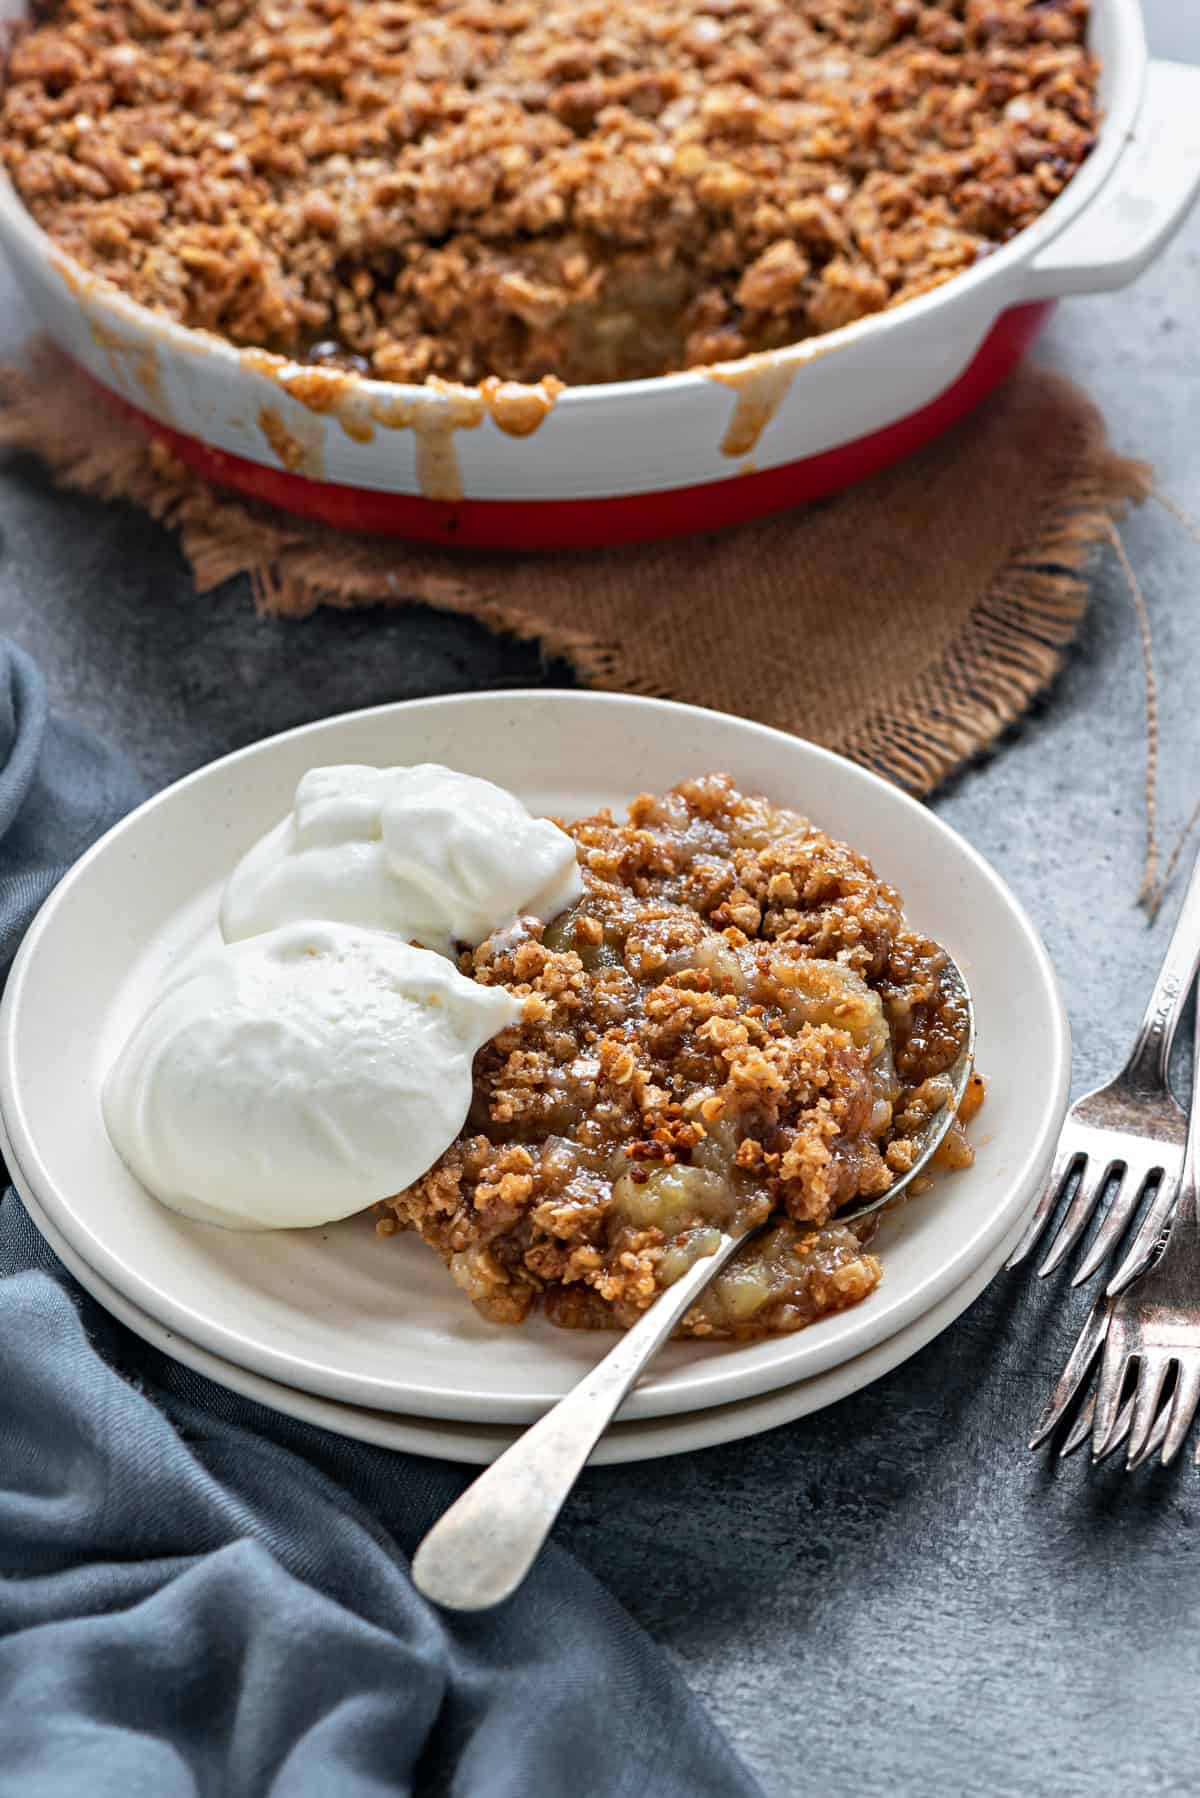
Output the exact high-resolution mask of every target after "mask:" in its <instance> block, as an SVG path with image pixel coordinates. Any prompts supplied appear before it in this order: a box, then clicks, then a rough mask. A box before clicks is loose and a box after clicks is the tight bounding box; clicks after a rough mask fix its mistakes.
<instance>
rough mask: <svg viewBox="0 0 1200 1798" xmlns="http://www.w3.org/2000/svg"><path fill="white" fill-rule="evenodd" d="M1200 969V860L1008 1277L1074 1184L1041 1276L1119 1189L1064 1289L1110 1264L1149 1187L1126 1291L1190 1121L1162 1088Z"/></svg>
mask: <svg viewBox="0 0 1200 1798" xmlns="http://www.w3.org/2000/svg"><path fill="white" fill-rule="evenodd" d="M1198 966H1200V857H1198V858H1197V861H1196V863H1195V865H1194V866H1193V868H1192V873H1191V878H1190V879H1189V881H1188V886H1187V892H1186V893H1185V894H1184V896H1183V904H1182V905H1181V906H1180V908H1179V916H1178V918H1177V919H1176V921H1175V928H1174V930H1173V931H1172V932H1171V940H1170V942H1169V943H1168V944H1167V952H1166V955H1165V956H1164V957H1163V963H1162V967H1161V968H1160V969H1159V974H1158V979H1157V980H1156V981H1155V983H1154V991H1153V993H1152V994H1151V996H1150V1003H1149V1005H1148V1006H1147V1007H1146V1014H1145V1016H1144V1018H1143V1019H1142V1023H1141V1028H1140V1029H1139V1030H1138V1033H1137V1038H1136V1040H1135V1042H1134V1045H1133V1052H1132V1054H1131V1055H1130V1057H1129V1060H1128V1061H1127V1062H1126V1064H1125V1066H1124V1068H1122V1070H1121V1072H1120V1073H1119V1074H1118V1075H1117V1077H1116V1079H1115V1080H1112V1081H1110V1082H1109V1084H1108V1085H1107V1086H1101V1087H1098V1088H1097V1089H1096V1090H1095V1091H1094V1092H1090V1093H1085V1094H1084V1095H1083V1097H1082V1098H1080V1099H1077V1100H1076V1101H1075V1103H1074V1105H1072V1107H1071V1109H1070V1111H1069V1112H1068V1113H1067V1117H1066V1121H1065V1122H1064V1124H1063V1128H1062V1134H1061V1135H1060V1137H1059V1139H1058V1148H1057V1151H1056V1152H1055V1156H1054V1161H1053V1164H1052V1166H1051V1169H1050V1177H1049V1179H1048V1181H1047V1182H1046V1187H1045V1190H1044V1192H1043V1193H1042V1196H1041V1199H1040V1200H1039V1201H1038V1205H1037V1209H1036V1210H1035V1211H1034V1213H1033V1216H1032V1217H1031V1218H1030V1220H1029V1227H1028V1228H1027V1230H1026V1231H1025V1234H1024V1236H1023V1237H1022V1238H1021V1240H1020V1242H1019V1243H1018V1244H1017V1247H1016V1248H1015V1249H1014V1250H1013V1253H1012V1254H1011V1255H1010V1257H1009V1259H1008V1263H1007V1265H1008V1266H1009V1267H1010V1268H1012V1267H1016V1266H1018V1264H1019V1263H1020V1262H1022V1261H1024V1260H1025V1258H1026V1256H1027V1255H1029V1254H1030V1253H1031V1252H1032V1250H1033V1249H1034V1248H1035V1247H1036V1246H1037V1244H1038V1242H1039V1241H1040V1240H1041V1237H1042V1235H1043V1233H1044V1232H1045V1230H1046V1228H1047V1226H1048V1225H1049V1223H1050V1220H1051V1218H1052V1217H1053V1215H1054V1212H1055V1209H1056V1207H1057V1205H1058V1202H1059V1200H1060V1199H1061V1198H1062V1196H1063V1194H1064V1193H1065V1192H1066V1189H1067V1187H1068V1186H1069V1184H1070V1182H1071V1179H1072V1177H1073V1176H1078V1184H1077V1186H1076V1189H1075V1195H1074V1197H1073V1198H1072V1200H1071V1203H1070V1205H1069V1206H1068V1208H1067V1212H1066V1216H1065V1217H1064V1218H1063V1220H1062V1223H1061V1224H1060V1226H1059V1229H1058V1232H1057V1234H1056V1236H1055V1237H1054V1239H1053V1241H1052V1242H1051V1245H1050V1251H1049V1253H1048V1255H1047V1256H1046V1259H1045V1261H1044V1262H1043V1263H1042V1265H1041V1267H1040V1268H1039V1269H1038V1273H1039V1275H1040V1276H1041V1277H1042V1278H1043V1279H1044V1278H1045V1276H1046V1275H1047V1274H1051V1273H1053V1272H1054V1270H1055V1268H1056V1267H1058V1266H1059V1265H1060V1264H1061V1263H1062V1261H1063V1260H1065V1258H1066V1257H1067V1256H1068V1255H1069V1254H1070V1252H1071V1250H1072V1249H1073V1248H1074V1247H1075V1245H1076V1243H1078V1242H1079V1240H1080V1238H1081V1237H1082V1236H1083V1234H1084V1231H1085V1230H1086V1229H1087V1227H1088V1224H1089V1223H1090V1221H1091V1219H1092V1217H1093V1215H1094V1214H1095V1212H1096V1211H1097V1209H1098V1207H1099V1204H1100V1200H1101V1199H1102V1197H1103V1196H1104V1193H1105V1191H1106V1189H1107V1188H1108V1185H1109V1182H1110V1180H1115V1182H1116V1184H1115V1187H1114V1190H1113V1193H1112V1197H1111V1198H1110V1200H1109V1203H1108V1207H1107V1209H1106V1211H1105V1213H1104V1216H1103V1219H1102V1221H1101V1224H1100V1227H1099V1229H1098V1230H1097V1231H1096V1234H1095V1237H1094V1238H1093V1240H1092V1243H1091V1246H1090V1247H1089V1249H1088V1251H1087V1254H1086V1255H1085V1256H1084V1258H1083V1260H1082V1261H1081V1263H1080V1265H1079V1268H1078V1271H1077V1272H1076V1274H1075V1277H1074V1279H1073V1280H1072V1282H1071V1284H1072V1285H1073V1286H1078V1285H1080V1284H1081V1283H1082V1282H1083V1281H1084V1280H1087V1279H1089V1278H1090V1277H1091V1275H1092V1274H1094V1273H1095V1272H1096V1269H1097V1268H1098V1267H1100V1266H1101V1264H1102V1263H1103V1262H1104V1261H1105V1260H1107V1258H1108V1256H1109V1254H1110V1252H1111V1251H1112V1250H1113V1249H1114V1248H1115V1247H1116V1245H1117V1243H1118V1242H1119V1241H1120V1240H1121V1237H1122V1236H1123V1235H1124V1233H1125V1230H1126V1228H1127V1226H1128V1224H1129V1222H1130V1220H1131V1218H1132V1217H1133V1215H1134V1213H1135V1212H1136V1210H1137V1208H1138V1205H1139V1203H1140V1201H1141V1199H1142V1197H1143V1195H1144V1194H1146V1193H1147V1192H1148V1190H1149V1188H1150V1187H1151V1186H1153V1185H1155V1184H1156V1183H1157V1188H1158V1190H1157V1192H1156V1194H1155V1197H1154V1200H1153V1202H1152V1204H1151V1206H1150V1208H1149V1210H1148V1211H1147V1213H1146V1217H1145V1219H1144V1221H1143V1223H1142V1226H1141V1228H1140V1229H1139V1230H1138V1232H1137V1235H1136V1237H1135V1239H1134V1241H1133V1244H1132V1246H1131V1247H1130V1249H1129V1251H1128V1253H1127V1254H1126V1256H1125V1259H1124V1260H1123V1261H1122V1263H1121V1265H1120V1267H1119V1268H1118V1270H1117V1272H1116V1273H1115V1274H1114V1275H1113V1278H1112V1279H1111V1280H1110V1282H1109V1285H1108V1291H1109V1293H1111V1294H1116V1293H1120V1292H1123V1291H1124V1290H1125V1288H1126V1287H1127V1286H1128V1285H1129V1284H1130V1282H1131V1281H1133V1280H1135V1279H1136V1278H1137V1276H1138V1274H1139V1273H1140V1272H1141V1271H1142V1269H1143V1268H1144V1267H1145V1266H1146V1265H1147V1263H1148V1261H1149V1260H1150V1257H1151V1255H1152V1254H1153V1252H1154V1249H1155V1247H1156V1245H1157V1243H1158V1240H1159V1238H1160V1236H1161V1235H1162V1233H1163V1230H1164V1229H1165V1227H1166V1224H1167V1220H1168V1219H1169V1217H1170V1215H1171V1210H1172V1207H1173V1205H1174V1203H1175V1195H1176V1193H1177V1191H1178V1188H1179V1172H1180V1167H1181V1165H1182V1162H1183V1144H1184V1139H1185V1137H1186V1135H1187V1119H1186V1118H1185V1116H1184V1114H1183V1112H1182V1111H1181V1110H1180V1108H1179V1105H1178V1103H1177V1102H1176V1100H1175V1097H1174V1095H1173V1094H1172V1092H1171V1089H1170V1086H1169V1085H1168V1081H1167V1067H1168V1063H1169V1062H1170V1059H1171V1045H1172V1043H1173V1041H1174V1039H1175V1028H1176V1025H1177V1024H1178V1022H1179V1014H1180V1011H1181V1009H1182V1007H1183V1002H1184V1000H1185V999H1186V997H1187V994H1188V991H1189V989H1190V987H1191V985H1192V982H1193V980H1194V979H1195V977H1196V970H1197V967H1198Z"/></svg>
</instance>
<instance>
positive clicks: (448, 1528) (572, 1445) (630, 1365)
mask: <svg viewBox="0 0 1200 1798" xmlns="http://www.w3.org/2000/svg"><path fill="white" fill-rule="evenodd" d="M943 978H944V980H945V981H946V982H947V983H948V984H952V985H954V986H955V987H957V988H958V990H959V991H960V992H961V994H962V996H963V998H964V999H965V1001H966V1010H967V1041H966V1044H965V1046H964V1048H963V1052H962V1054H961V1055H960V1057H959V1059H958V1060H957V1061H956V1062H955V1064H954V1066H953V1067H952V1068H951V1069H950V1070H949V1078H950V1082H951V1087H950V1093H949V1096H948V1098H947V1100H946V1103H945V1105H944V1106H943V1108H942V1110H941V1111H939V1112H936V1113H935V1115H934V1116H933V1117H932V1118H931V1119H930V1122H929V1124H928V1126H927V1129H926V1133H925V1139H924V1142H923V1143H922V1145H921V1153H920V1155H919V1156H918V1157H917V1159H916V1161H915V1162H914V1164H913V1166H912V1167H911V1168H910V1169H909V1170H908V1172H907V1173H906V1174H903V1175H901V1177H900V1178H899V1179H898V1180H897V1181H895V1183H894V1184H893V1185H892V1186H891V1187H890V1188H889V1189H888V1191H887V1193H886V1194H885V1195H884V1197H883V1198H881V1199H876V1200H872V1201H871V1202H870V1203H869V1204H865V1205H860V1206H856V1207H855V1208H854V1209H853V1210H847V1211H844V1212H842V1213H840V1214H839V1217H838V1220H837V1221H838V1222H839V1223H841V1222H843V1221H848V1220H849V1219H851V1218H857V1217H862V1216H864V1215H865V1214H866V1213H867V1212H869V1211H878V1210H880V1209H881V1208H882V1207H884V1206H888V1205H892V1204H894V1203H895V1201H896V1199H897V1198H898V1197H899V1196H900V1194H901V1193H902V1192H903V1191H904V1190H905V1188H906V1187H908V1186H909V1185H910V1184H911V1182H912V1181H913V1180H915V1179H916V1177H917V1175H918V1174H919V1173H921V1171H922V1170H923V1169H924V1168H925V1167H927V1166H928V1164H929V1161H930V1160H931V1158H932V1156H933V1155H934V1153H935V1152H936V1150H937V1148H938V1146H939V1145H940V1143H941V1142H942V1139H943V1137H944V1136H945V1135H946V1132H947V1130H949V1128H950V1126H951V1124H952V1123H953V1122H954V1118H955V1116H956V1114H957V1112H958V1107H959V1105H960V1103H961V1101H962V1097H963V1094H964V1093H965V1092H966V1088H967V1081H968V1080H969V1079H970V1077H971V1072H972V1069H973V1067H974V1062H975V1014H974V1009H973V1007H972V1004H971V995H970V993H969V991H968V989H967V983H966V981H965V980H964V979H963V976H962V972H961V970H960V969H959V967H958V965H957V963H955V962H954V961H951V960H949V958H947V967H946V968H945V970H944V973H943ZM754 1234H755V1231H753V1230H744V1229H743V1230H737V1229H733V1230H730V1231H724V1232H722V1234H721V1238H720V1241H719V1243H718V1245H717V1248H716V1249H715V1251H714V1252H713V1253H712V1254H711V1255H705V1256H703V1257H702V1258H701V1259H700V1260H699V1261H697V1262H695V1264H694V1265H693V1266H692V1267H690V1268H689V1269H688V1270H687V1272H686V1273H685V1274H683V1275H682V1276H681V1277H680V1278H679V1279H678V1280H676V1281H675V1283H674V1285H672V1286H669V1287H668V1288H667V1290H666V1291H665V1292H664V1293H663V1294H662V1296H661V1297H660V1298H657V1299H656V1300H655V1301H654V1303H653V1304H652V1305H651V1306H650V1307H649V1309H648V1310H647V1311H646V1312H645V1313H644V1314H643V1316H642V1317H640V1318H639V1319H638V1321H637V1323H636V1324H634V1326H633V1328H632V1329H630V1330H627V1331H626V1333H625V1334H624V1336H622V1337H621V1340H620V1341H619V1342H618V1343H617V1344H616V1346H615V1348H612V1349H610V1350H609V1352H608V1354H607V1355H605V1357H604V1359H603V1360H602V1361H599V1362H597V1364H596V1366H595V1367H593V1368H592V1369H591V1371H590V1372H589V1373H587V1374H585V1375H584V1377H583V1379H582V1380H580V1382H579V1384H578V1385H577V1386H575V1387H574V1388H573V1389H572V1390H571V1391H570V1392H569V1393H568V1394H567V1395H566V1397H565V1398H562V1399H560V1400H559V1401H558V1403H557V1404H556V1405H555V1406H554V1407H553V1408H552V1409H551V1410H549V1411H547V1413H546V1415H545V1416H544V1417H542V1418H539V1419H538V1421H537V1423H535V1424H532V1425H531V1426H530V1428H529V1429H528V1430H526V1431H525V1433H524V1434H523V1435H522V1436H519V1437H518V1438H517V1440H516V1441H515V1442H514V1443H513V1444H512V1446H511V1447H510V1448H506V1449H505V1451H504V1453H503V1454H502V1455H500V1456H499V1458H498V1459H497V1460H495V1461H493V1462H492V1465H491V1466H490V1467H488V1468H485V1469H484V1471H483V1473H481V1474H480V1476H479V1478H478V1479H477V1480H475V1481H474V1482H473V1483H472V1484H471V1485H470V1486H468V1487H467V1490H466V1491H465V1492H464V1493H463V1495H462V1497H461V1498H459V1499H458V1500H456V1502H455V1503H454V1504H452V1505H451V1507H450V1509H449V1510H448V1511H447V1512H446V1513H445V1515H444V1516H442V1517H441V1518H439V1520H438V1522H437V1523H435V1524H434V1526H433V1528H432V1529H431V1530H430V1532H429V1534H428V1535H427V1536H426V1537H425V1540H424V1541H423V1542H422V1543H421V1545H420V1547H419V1548H418V1549H417V1552H416V1555H415V1556H414V1558H413V1564H412V1574H413V1581H414V1583H415V1585H416V1587H417V1590H418V1591H419V1592H423V1593H424V1595H425V1597H426V1598H430V1599H432V1600H433V1601H434V1603H435V1604H440V1605H445V1606H446V1608H447V1609H448V1610H452V1611H483V1610H487V1609H488V1608H489V1607H490V1606H491V1605H495V1604H499V1603H500V1602H501V1601H502V1600H503V1599H505V1598H508V1597H510V1596H511V1594H512V1593H513V1592H515V1591H516V1589H517V1587H518V1586H519V1585H520V1584H521V1581H522V1580H523V1579H524V1578H525V1575H526V1574H527V1573H528V1572H529V1569H530V1568H531V1567H532V1565H533V1563H534V1561H535V1560H536V1558H537V1555H538V1551H539V1550H540V1548H541V1546H542V1544H543V1543H544V1542H545V1540H546V1537H547V1536H548V1535H549V1534H550V1531H551V1529H552V1527H553V1525H554V1520H555V1518H556V1517H557V1516H558V1513H559V1512H560V1511H561V1509H562V1507H563V1505H564V1504H565V1502H566V1499H567V1495H568V1493H569V1492H570V1490H571V1488H572V1486H573V1485H574V1484H575V1481H576V1480H577V1479H578V1477H579V1475H580V1472H581V1471H582V1469H583V1465H584V1462H585V1461H586V1460H587V1458H588V1456H589V1455H590V1454H591V1452H592V1450H593V1448H594V1447H595V1446H596V1443H597V1442H598V1441H599V1439H600V1437H601V1436H602V1435H603V1433H604V1431H605V1430H606V1429H607V1427H608V1425H609V1424H610V1423H611V1421H612V1418H613V1415H614V1413H615V1412H616V1410H617V1408H618V1406H619V1405H620V1403H621V1401H622V1399H623V1398H624V1397H625V1395H626V1393H627V1392H628V1391H629V1389H630V1387H631V1386H632V1385H633V1384H634V1382H635V1381H636V1380H637V1378H638V1376H639V1374H641V1372H642V1371H643V1369H644V1368H645V1367H646V1365H647V1363H648V1362H649V1361H650V1360H651V1359H652V1357H653V1356H654V1355H655V1354H656V1353H657V1351H658V1349H659V1348H661V1346H662V1344H663V1343H664V1342H665V1341H666V1339H667V1337H668V1336H669V1335H670V1334H671V1332H672V1330H673V1329H674V1328H675V1326H676V1324H677V1323H678V1322H679V1320H680V1318H681V1317H683V1315H684V1313H685V1312H687V1311H688V1310H689V1309H690V1308H691V1306H692V1305H693V1304H694V1303H695V1301H696V1300H697V1299H698V1298H699V1296H700V1294H701V1293H702V1292H703V1291H704V1288H705V1287H706V1286H707V1285H708V1283H709V1281H710V1280H711V1279H712V1278H713V1277H714V1276H715V1275H716V1274H717V1273H719V1272H720V1270H721V1268H722V1267H724V1265H725V1263H726V1262H727V1261H728V1260H729V1258H730V1256H731V1255H732V1254H733V1252H734V1250H735V1249H737V1248H739V1247H740V1245H741V1244H742V1243H743V1242H744V1241H745V1240H746V1238H747V1237H748V1236H751V1235H754Z"/></svg>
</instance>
